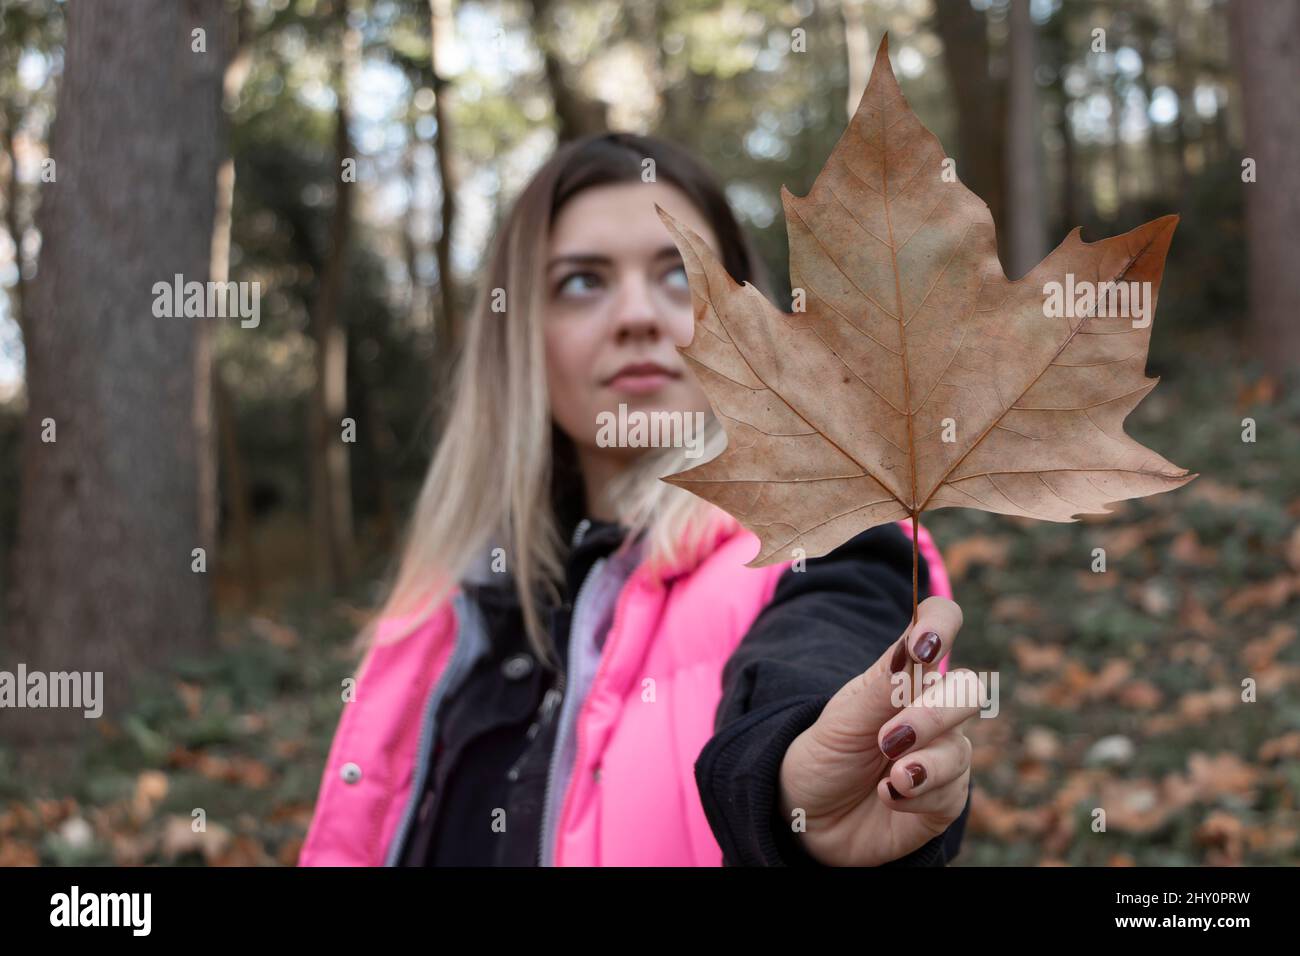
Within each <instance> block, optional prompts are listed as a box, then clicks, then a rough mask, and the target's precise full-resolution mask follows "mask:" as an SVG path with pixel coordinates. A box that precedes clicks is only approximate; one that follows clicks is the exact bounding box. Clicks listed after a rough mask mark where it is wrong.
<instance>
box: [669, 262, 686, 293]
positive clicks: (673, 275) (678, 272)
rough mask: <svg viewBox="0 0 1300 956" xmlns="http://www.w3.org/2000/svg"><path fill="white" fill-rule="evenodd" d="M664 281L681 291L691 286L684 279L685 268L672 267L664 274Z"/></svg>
mask: <svg viewBox="0 0 1300 956" xmlns="http://www.w3.org/2000/svg"><path fill="white" fill-rule="evenodd" d="M664 281H665V282H667V283H668V284H669V285H671V286H677V287H678V288H681V289H690V287H691V284H690V282H689V281H688V280H687V278H686V266H684V265H681V266H674V267H673V268H672V269H670V270H668V272H666V273H664Z"/></svg>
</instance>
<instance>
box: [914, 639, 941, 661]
mask: <svg viewBox="0 0 1300 956" xmlns="http://www.w3.org/2000/svg"><path fill="white" fill-rule="evenodd" d="M942 643H943V642H942V641H941V640H940V639H939V635H938V634H936V633H934V631H926V632H925V633H924V634H922V635H921V639H920V640H919V641H917V642H916V648H915V653H916V659H917V660H918V661H920V662H921V663H922V664H929V663H930V662H931V661H933V660H934V659H935V658H936V657H937V656H938V655H939V645H940V644H942Z"/></svg>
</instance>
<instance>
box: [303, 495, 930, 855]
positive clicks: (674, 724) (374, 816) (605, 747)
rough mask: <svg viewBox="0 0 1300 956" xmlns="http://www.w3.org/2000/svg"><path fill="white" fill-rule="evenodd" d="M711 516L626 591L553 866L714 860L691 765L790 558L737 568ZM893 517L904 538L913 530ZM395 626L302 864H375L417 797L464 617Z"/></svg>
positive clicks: (921, 536)
mask: <svg viewBox="0 0 1300 956" xmlns="http://www.w3.org/2000/svg"><path fill="white" fill-rule="evenodd" d="M719 515H720V518H719V520H718V521H717V522H716V523H715V525H714V526H713V527H712V528H711V531H710V535H709V540H708V541H706V544H705V547H703V548H702V549H701V550H700V552H699V553H698V554H696V555H695V556H693V557H691V558H687V559H685V560H684V561H682V562H679V564H678V565H677V566H674V567H668V568H664V567H660V568H658V569H652V568H651V566H650V565H649V564H648V563H642V564H641V565H640V566H638V567H637V568H636V570H635V571H634V572H633V574H632V576H631V577H630V578H629V579H628V580H627V582H626V583H625V584H624V586H623V589H622V591H621V592H620V593H619V596H618V602H617V604H616V606H615V611H614V618H613V622H612V624H611V625H610V629H609V631H608V634H607V635H606V638H605V644H604V649H603V652H602V656H601V661H600V667H599V670H598V671H597V673H596V677H595V680H594V682H593V683H592V685H591V689H590V690H589V691H588V693H587V697H586V699H585V701H584V702H583V704H582V708H581V710H580V712H579V716H578V722H577V738H576V739H577V758H576V762H575V765H574V769H573V775H572V776H571V777H570V778H569V783H568V787H567V789H566V791H565V793H564V795H563V799H562V801H561V803H560V808H561V809H560V816H559V821H558V832H557V835H556V845H555V847H554V848H553V849H554V861H555V865H557V866H720V865H721V863H722V851H721V849H720V847H719V846H718V843H717V841H716V840H715V839H714V836H713V832H712V830H711V829H710V827H709V823H708V820H707V819H706V818H705V815H704V809H703V807H702V806H701V803H700V797H699V792H698V789H697V786H696V782H695V776H694V765H695V761H696V758H697V757H698V756H699V754H700V751H701V750H702V749H703V748H704V745H705V743H707V742H708V740H709V738H710V737H712V736H713V724H714V718H715V715H716V711H717V707H718V703H719V701H720V699H721V696H722V680H721V674H722V668H723V665H724V664H725V663H726V661H727V659H728V658H729V657H730V656H731V653H732V651H733V650H734V649H735V647H736V645H737V644H738V643H739V642H740V640H741V639H742V638H743V637H744V636H745V633H746V632H747V631H748V630H749V627H750V625H751V623H753V621H754V619H755V618H756V617H757V616H758V613H759V611H761V610H762V609H763V607H764V606H765V605H766V604H768V603H769V602H770V601H771V599H772V594H773V591H774V589H775V588H776V582H777V579H778V578H779V577H780V576H781V574H782V573H783V572H784V571H785V569H786V568H787V567H788V566H789V562H786V563H782V564H776V565H771V566H769V567H766V568H756V569H755V568H746V567H744V565H745V563H746V562H747V561H749V560H750V559H751V558H752V557H753V555H754V554H755V553H757V545H758V540H757V538H756V537H755V536H754V535H753V534H751V533H750V532H749V531H747V530H745V529H744V528H743V527H741V526H740V524H739V523H738V522H736V521H735V519H733V518H731V516H730V515H726V514H723V513H721V512H720V513H719ZM899 524H900V525H901V526H902V527H903V529H904V531H906V533H907V535H908V537H909V538H910V537H911V533H912V531H911V524H910V523H909V522H908V521H906V520H904V521H900V522H899ZM918 544H919V546H920V548H921V553H922V554H923V555H924V556H925V558H926V562H927V564H928V565H929V569H930V590H931V593H932V594H937V595H941V596H944V597H951V596H952V589H951V587H950V586H949V582H948V576H947V574H946V572H945V570H944V567H943V563H942V559H941V557H940V556H939V552H938V549H937V548H936V547H935V545H934V542H933V541H932V540H931V538H930V535H929V534H928V533H927V532H926V530H925V529H924V528H921V529H920V531H919V533H918ZM453 597H454V594H453ZM403 623H404V622H402V621H399V620H393V619H386V620H384V621H382V622H381V623H380V625H379V631H378V636H377V637H378V639H377V642H376V645H375V646H374V647H373V648H372V649H371V650H370V651H369V652H368V653H367V655H366V658H365V660H364V661H363V663H362V666H361V671H360V676H359V678H358V681H357V686H356V693H355V697H354V699H353V700H352V701H351V702H349V703H348V704H347V705H346V707H345V709H344V712H343V715H342V718H341V719H340V721H339V725H338V729H337V731H336V732H335V735H334V742H333V744H332V746H331V748H330V753H329V759H328V761H327V762H326V765H325V771H324V774H323V775H322V777H321V786H320V794H319V797H318V799H317V803H316V809H315V813H314V816H313V818H312V823H311V827H310V829H309V831H308V833H307V839H306V842H305V843H304V844H303V847H302V851H301V854H300V856H299V861H298V862H299V865H301V866H349V865H361V866H378V865H382V864H383V863H384V861H385V859H386V858H387V855H388V852H389V850H390V846H391V844H392V843H393V841H394V839H395V836H396V834H397V831H398V829H399V825H400V823H401V821H402V818H403V815H404V814H405V813H406V810H407V805H408V803H409V802H410V801H411V799H412V793H411V791H412V783H413V779H412V778H413V776H414V770H415V765H416V763H417V759H418V758H417V752H418V747H419V739H418V738H419V734H420V728H421V717H422V714H423V711H424V709H425V706H426V703H427V701H428V699H429V696H430V694H431V692H432V691H433V690H434V688H435V685H436V684H437V682H438V681H439V679H440V678H441V677H442V676H443V672H444V670H445V668H446V666H447V662H448V660H449V658H450V657H451V653H452V649H453V646H454V645H455V643H456V640H455V639H456V633H457V620H456V613H455V611H454V609H453V606H452V601H451V599H448V600H447V601H445V602H444V603H442V604H441V605H440V606H439V607H438V609H437V610H436V611H435V612H434V613H432V614H431V615H430V616H429V617H428V619H427V620H425V621H424V622H423V623H421V624H420V625H419V626H418V627H416V628H415V630H414V631H412V632H411V633H410V634H409V635H408V636H406V637H404V638H402V639H401V640H396V641H393V640H391V639H390V638H391V637H392V636H393V635H395V634H399V633H400V631H401V628H402V625H403ZM947 663H948V662H947V658H946V657H945V658H944V660H943V661H942V662H941V663H940V667H939V669H940V670H941V671H946V670H947ZM647 678H653V679H654V681H655V701H656V704H655V706H653V707H650V706H645V704H643V703H642V691H643V684H642V681H643V680H645V679H647ZM665 769H668V770H670V771H671V772H669V773H665V772H664V771H665Z"/></svg>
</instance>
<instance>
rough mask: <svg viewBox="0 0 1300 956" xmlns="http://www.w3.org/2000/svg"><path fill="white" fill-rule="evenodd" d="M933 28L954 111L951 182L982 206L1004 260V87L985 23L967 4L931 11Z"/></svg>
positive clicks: (956, 1)
mask: <svg viewBox="0 0 1300 956" xmlns="http://www.w3.org/2000/svg"><path fill="white" fill-rule="evenodd" d="M934 28H935V31H936V32H937V33H938V34H939V37H940V39H942V40H943V61H944V65H945V66H946V67H947V70H948V88H949V90H951V92H952V97H953V99H954V100H955V101H956V107H957V150H956V152H957V176H958V177H959V178H960V179H961V181H962V182H963V183H964V184H965V185H966V186H967V187H968V188H969V189H970V190H971V191H972V192H974V193H975V195H977V196H979V197H980V199H983V200H984V201H985V202H986V203H988V207H989V212H991V213H992V214H993V222H994V223H995V224H996V225H997V226H998V227H999V228H998V254H999V256H1000V257H1001V259H1002V261H1003V263H1006V262H1007V260H1008V257H1009V255H1010V248H1009V246H1008V245H1007V243H1008V242H1009V241H1010V236H1011V230H1009V229H1003V228H1001V225H1002V223H1004V222H1006V221H1007V219H1006V213H1007V209H1006V199H1005V190H1004V183H1005V181H1006V171H1005V163H1004V158H1003V155H1004V152H1005V146H1004V144H1005V143H1006V132H1005V129H1006V127H1005V122H1006V84H1005V83H1004V81H1003V78H1002V77H1001V76H997V75H995V74H994V72H993V66H992V59H991V54H990V50H989V39H988V21H987V18H986V17H985V15H984V13H983V12H981V11H979V10H976V9H975V8H974V7H972V6H971V4H970V0H951V2H949V3H936V4H935V5H934Z"/></svg>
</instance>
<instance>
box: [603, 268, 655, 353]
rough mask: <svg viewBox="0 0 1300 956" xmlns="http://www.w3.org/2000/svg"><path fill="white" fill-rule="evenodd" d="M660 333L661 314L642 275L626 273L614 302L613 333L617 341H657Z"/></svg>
mask: <svg viewBox="0 0 1300 956" xmlns="http://www.w3.org/2000/svg"><path fill="white" fill-rule="evenodd" d="M662 333H663V316H661V315H660V314H659V306H658V305H656V303H655V301H654V299H653V297H652V296H651V295H650V285H649V282H648V281H647V280H646V278H645V276H641V275H634V276H627V277H625V278H624V279H623V280H622V282H620V284H619V290H618V297H617V299H616V300H615V303H614V336H615V339H616V340H617V341H619V342H625V341H628V340H636V339H642V338H644V339H647V340H649V341H651V342H654V341H656V340H657V339H658V338H659V336H660V335H661V334H662Z"/></svg>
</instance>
